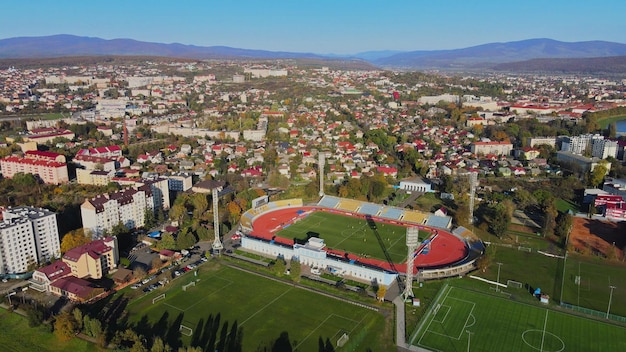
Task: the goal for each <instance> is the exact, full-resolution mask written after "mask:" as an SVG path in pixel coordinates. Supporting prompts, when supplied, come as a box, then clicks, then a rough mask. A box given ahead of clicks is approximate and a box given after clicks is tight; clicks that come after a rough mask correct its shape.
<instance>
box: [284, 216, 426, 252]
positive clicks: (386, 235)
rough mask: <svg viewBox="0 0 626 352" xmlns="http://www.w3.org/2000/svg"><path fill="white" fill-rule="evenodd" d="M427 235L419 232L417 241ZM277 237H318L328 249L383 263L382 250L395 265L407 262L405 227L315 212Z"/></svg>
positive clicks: (301, 238)
mask: <svg viewBox="0 0 626 352" xmlns="http://www.w3.org/2000/svg"><path fill="white" fill-rule="evenodd" d="M429 234H430V233H428V232H425V231H420V234H419V237H420V240H424V239H426V237H427V236H428V235H429ZM276 235H277V236H280V237H283V238H288V239H300V240H302V241H305V240H306V239H307V238H308V237H319V238H322V239H324V242H325V243H326V246H327V247H328V248H331V249H337V250H341V251H345V252H349V253H354V254H356V255H363V254H364V255H367V256H370V257H372V258H376V259H380V260H386V256H385V253H384V251H383V246H384V249H385V250H386V251H387V253H388V254H389V256H390V258H391V259H392V261H393V262H394V263H402V262H404V261H405V260H406V253H407V247H406V227H403V226H399V225H393V224H386V223H382V222H373V221H370V223H368V221H367V220H364V219H359V218H354V217H349V216H344V215H339V214H331V213H327V212H322V211H318V212H314V213H311V214H309V215H308V216H307V217H306V218H304V219H302V220H299V221H297V222H296V223H294V224H292V225H290V226H288V227H286V228H284V229H282V230H280V231H279V232H278V233H277V234H276ZM379 240H380V241H379ZM381 243H382V245H381Z"/></svg>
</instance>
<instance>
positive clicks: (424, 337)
mask: <svg viewBox="0 0 626 352" xmlns="http://www.w3.org/2000/svg"><path fill="white" fill-rule="evenodd" d="M624 334H626V328H624V327H621V326H616V325H612V324H608V323H605V322H602V321H597V320H591V319H587V318H583V317H579V316H575V315H570V314H567V313H563V312H558V311H554V310H551V309H547V308H545V307H542V306H539V305H529V304H524V303H520V302H515V301H513V300H508V299H504V298H501V297H498V296H494V295H488V294H483V293H478V292H475V291H469V290H466V289H462V288H458V287H451V286H447V287H444V289H443V290H442V291H441V293H440V296H439V299H438V300H437V301H436V302H435V304H433V305H432V306H431V309H430V310H429V312H428V314H427V316H426V318H425V319H424V320H423V321H422V323H421V325H420V326H419V329H418V330H416V333H414V334H413V335H412V337H411V339H410V340H409V341H410V343H411V344H413V345H416V346H421V347H424V348H427V349H429V350H433V351H465V350H471V351H545V352H548V351H551V352H557V351H623V350H625V349H626V339H624ZM468 344H469V347H468Z"/></svg>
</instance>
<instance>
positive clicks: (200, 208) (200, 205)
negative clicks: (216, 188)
mask: <svg viewBox="0 0 626 352" xmlns="http://www.w3.org/2000/svg"><path fill="white" fill-rule="evenodd" d="M191 202H192V204H193V207H194V210H193V214H194V216H195V217H196V218H201V217H202V214H204V212H205V211H207V209H208V208H209V201H208V200H207V197H206V195H205V194H203V193H196V194H194V195H193V196H192V197H191Z"/></svg>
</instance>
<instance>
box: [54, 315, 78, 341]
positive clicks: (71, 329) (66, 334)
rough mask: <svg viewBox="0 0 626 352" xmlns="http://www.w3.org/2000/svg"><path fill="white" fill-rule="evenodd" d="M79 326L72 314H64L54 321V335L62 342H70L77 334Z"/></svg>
mask: <svg viewBox="0 0 626 352" xmlns="http://www.w3.org/2000/svg"><path fill="white" fill-rule="evenodd" d="M76 329H77V324H76V320H75V319H74V316H73V315H72V314H71V313H70V312H67V311H65V312H62V313H61V314H59V315H57V316H56V319H55V320H54V334H55V335H57V338H59V340H61V341H68V340H70V339H71V338H72V337H74V335H75V334H76Z"/></svg>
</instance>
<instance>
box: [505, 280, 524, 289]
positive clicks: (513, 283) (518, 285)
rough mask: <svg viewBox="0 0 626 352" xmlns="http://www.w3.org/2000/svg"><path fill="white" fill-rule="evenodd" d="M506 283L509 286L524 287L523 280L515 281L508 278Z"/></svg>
mask: <svg viewBox="0 0 626 352" xmlns="http://www.w3.org/2000/svg"><path fill="white" fill-rule="evenodd" d="M506 285H507V286H508V287H513V288H522V283H521V282H518V281H513V280H508V281H507V282H506Z"/></svg>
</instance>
